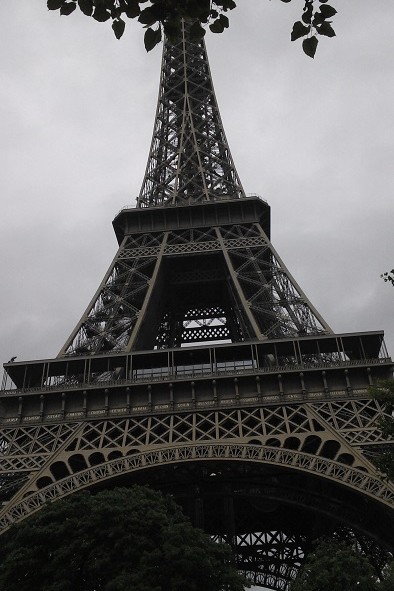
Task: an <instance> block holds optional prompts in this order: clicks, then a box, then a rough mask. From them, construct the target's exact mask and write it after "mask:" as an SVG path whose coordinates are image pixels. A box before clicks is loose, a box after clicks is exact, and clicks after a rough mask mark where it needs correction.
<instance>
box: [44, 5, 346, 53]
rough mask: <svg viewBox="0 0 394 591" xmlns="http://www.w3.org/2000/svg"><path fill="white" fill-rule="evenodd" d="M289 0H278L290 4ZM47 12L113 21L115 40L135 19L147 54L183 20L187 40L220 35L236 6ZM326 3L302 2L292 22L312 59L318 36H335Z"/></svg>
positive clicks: (89, 7)
mask: <svg viewBox="0 0 394 591" xmlns="http://www.w3.org/2000/svg"><path fill="white" fill-rule="evenodd" d="M291 1H292V0H281V2H285V3H289V2H291ZM47 6H48V9H49V10H59V11H60V14H61V15H64V16H68V15H70V14H71V13H73V12H74V11H75V10H77V9H79V10H80V11H81V12H82V13H83V14H85V15H86V16H90V17H92V18H94V19H95V20H96V21H98V22H105V21H112V30H113V32H114V34H115V36H116V38H117V39H120V37H121V36H122V35H123V33H124V30H125V24H126V23H125V20H126V19H133V18H134V19H135V18H136V19H138V21H139V22H140V23H141V24H142V25H143V26H144V27H145V29H146V31H145V36H144V43H145V48H146V50H147V51H150V50H151V49H153V47H155V45H157V44H158V43H159V42H160V41H161V39H162V36H163V33H164V34H165V35H166V36H167V37H168V38H169V39H170V41H173V42H175V41H176V40H177V39H179V38H180V35H181V26H182V19H185V20H187V21H190V22H191V23H192V24H191V27H190V37H191V38H192V39H193V40H198V39H201V38H202V37H203V36H204V35H205V31H206V29H205V28H204V27H206V26H208V27H209V28H210V30H211V31H212V32H213V33H223V31H224V30H225V29H227V28H228V26H229V19H228V17H227V15H226V14H225V13H226V12H228V11H230V10H233V9H234V8H235V7H236V3H235V2H234V0H47ZM336 12H337V11H336V10H335V8H333V7H332V6H330V5H329V4H328V0H304V7H303V11H302V15H301V20H299V21H297V22H296V23H294V26H293V30H292V33H291V40H292V41H295V40H296V39H299V38H300V37H303V38H304V40H303V43H302V48H303V50H304V52H305V53H306V55H309V56H310V57H312V58H313V57H314V56H315V52H316V48H317V45H318V36H325V37H334V36H335V31H334V29H333V28H332V25H331V23H332V21H331V18H332V17H333V16H334V15H335V14H336Z"/></svg>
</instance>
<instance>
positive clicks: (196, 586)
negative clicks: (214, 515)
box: [0, 486, 245, 591]
mask: <svg viewBox="0 0 394 591" xmlns="http://www.w3.org/2000/svg"><path fill="white" fill-rule="evenodd" d="M244 587H245V581H244V579H243V578H242V577H241V576H240V575H239V574H238V573H237V571H236V570H235V568H234V567H233V566H232V563H231V550H230V548H229V547H228V546H225V545H223V544H216V543H214V542H213V541H211V539H210V538H209V537H208V536H207V535H206V534H204V532H202V531H201V530H198V529H195V528H193V527H192V526H191V524H190V523H189V521H188V520H187V519H186V518H185V516H184V515H183V513H182V512H181V510H180V508H179V507H178V506H177V505H176V504H175V503H174V502H173V500H172V499H171V498H169V497H163V496H162V495H161V494H160V493H158V492H156V491H153V490H150V489H149V488H147V487H140V486H134V487H131V488H118V489H114V490H112V491H103V492H99V493H97V494H96V495H91V494H89V493H86V492H85V493H76V494H74V495H71V496H70V497H68V498H67V499H64V500H60V501H57V502H55V503H52V504H50V505H47V506H46V507H44V508H43V509H42V510H41V511H39V512H38V513H36V514H35V515H33V516H31V517H30V518H29V519H27V520H25V521H24V522H22V523H21V524H19V525H18V526H15V527H14V528H12V529H11V530H10V531H9V532H7V533H6V534H4V536H3V537H2V544H1V547H0V590H1V591H131V590H132V591H184V590H185V589H188V590H190V591H201V590H202V589H204V591H222V590H224V589H225V590H226V591H227V590H229V591H242V590H243V589H244Z"/></svg>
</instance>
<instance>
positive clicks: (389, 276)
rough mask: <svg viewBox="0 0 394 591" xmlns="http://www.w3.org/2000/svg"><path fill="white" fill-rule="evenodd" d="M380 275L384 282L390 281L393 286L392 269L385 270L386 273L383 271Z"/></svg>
mask: <svg viewBox="0 0 394 591" xmlns="http://www.w3.org/2000/svg"><path fill="white" fill-rule="evenodd" d="M381 277H382V278H383V281H384V282H385V283H391V285H392V286H393V287H394V269H391V271H386V273H383V275H381Z"/></svg>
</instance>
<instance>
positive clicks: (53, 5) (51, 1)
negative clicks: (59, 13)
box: [47, 0, 64, 10]
mask: <svg viewBox="0 0 394 591" xmlns="http://www.w3.org/2000/svg"><path fill="white" fill-rule="evenodd" d="M63 2H64V0H48V2H47V8H48V10H59V8H60V7H61V6H62V4H63Z"/></svg>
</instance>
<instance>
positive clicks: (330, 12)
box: [320, 4, 337, 18]
mask: <svg viewBox="0 0 394 591" xmlns="http://www.w3.org/2000/svg"><path fill="white" fill-rule="evenodd" d="M320 12H321V13H322V15H323V16H324V18H331V17H332V16H334V14H336V13H337V11H336V10H335V8H333V7H332V6H330V5H329V4H323V6H320Z"/></svg>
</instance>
